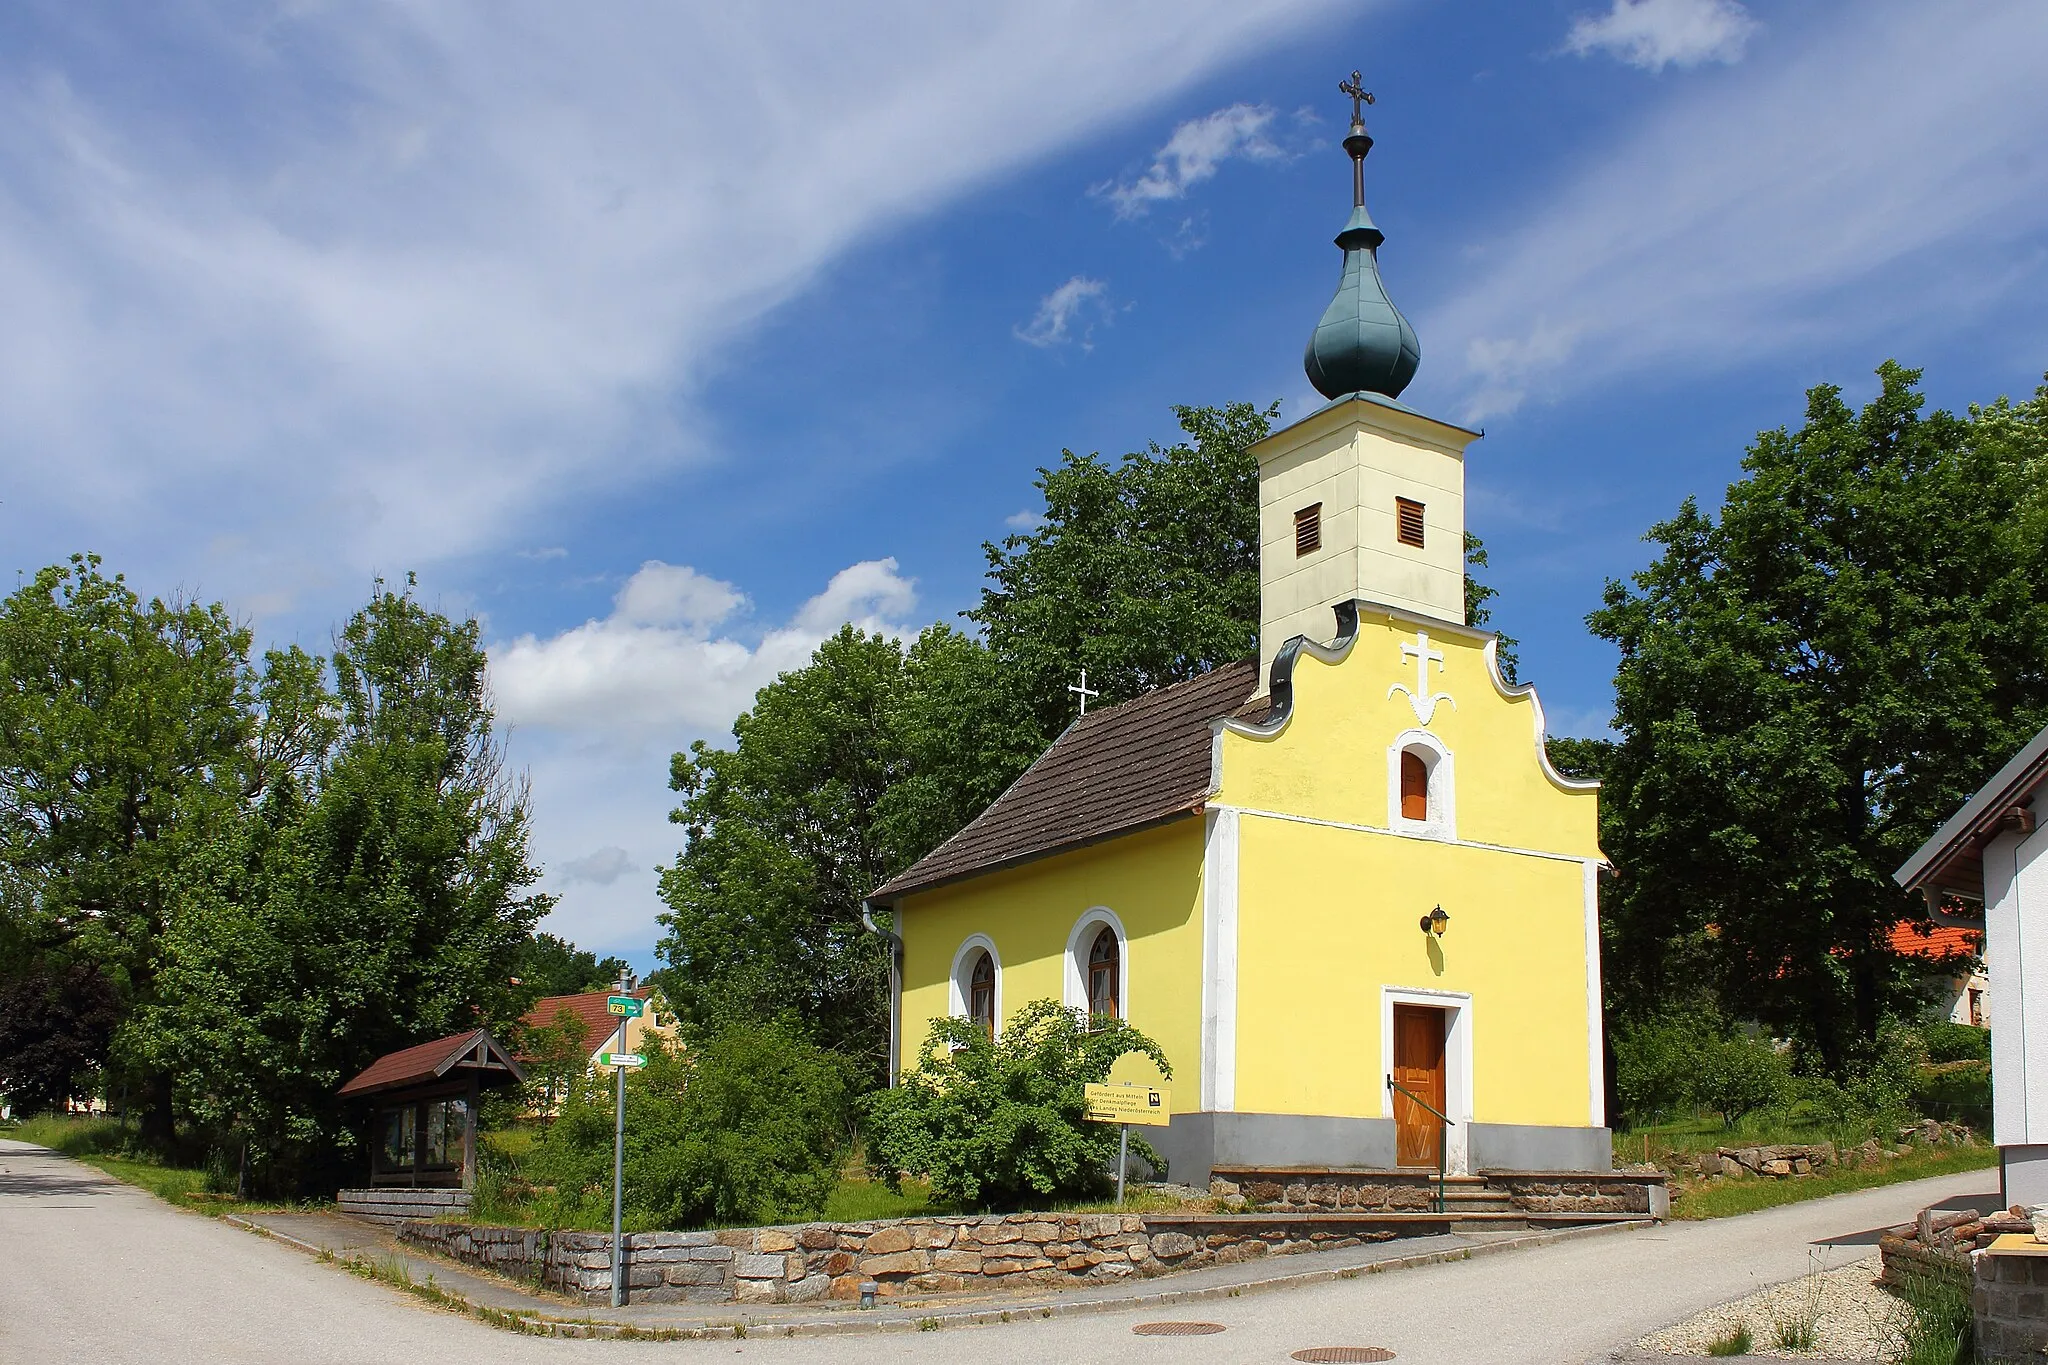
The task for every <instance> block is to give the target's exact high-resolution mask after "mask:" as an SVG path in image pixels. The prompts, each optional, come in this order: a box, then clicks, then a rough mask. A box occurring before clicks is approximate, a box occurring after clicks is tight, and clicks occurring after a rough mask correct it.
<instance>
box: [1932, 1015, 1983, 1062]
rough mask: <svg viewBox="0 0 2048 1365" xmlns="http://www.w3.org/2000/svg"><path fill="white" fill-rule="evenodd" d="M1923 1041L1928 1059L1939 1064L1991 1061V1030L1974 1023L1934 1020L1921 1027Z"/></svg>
mask: <svg viewBox="0 0 2048 1365" xmlns="http://www.w3.org/2000/svg"><path fill="white" fill-rule="evenodd" d="M1920 1042H1921V1046H1923V1047H1925V1048H1926V1049H1927V1060H1928V1061H1930V1062H1933V1063H1935V1064H1936V1065H1939V1064H1941V1063H1942V1062H1988V1061H1990V1060H1991V1030H1990V1029H1985V1028H1978V1027H1976V1026H1975V1025H1973V1024H1957V1023H1952V1022H1950V1021H1949V1020H1947V1019H1935V1020H1931V1021H1929V1022H1928V1023H1925V1024H1922V1025H1921V1026H1920Z"/></svg>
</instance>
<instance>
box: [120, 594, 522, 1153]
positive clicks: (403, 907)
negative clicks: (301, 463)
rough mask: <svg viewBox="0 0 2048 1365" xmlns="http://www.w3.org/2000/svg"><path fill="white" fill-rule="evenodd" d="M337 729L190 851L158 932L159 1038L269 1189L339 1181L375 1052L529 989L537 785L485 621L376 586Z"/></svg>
mask: <svg viewBox="0 0 2048 1365" xmlns="http://www.w3.org/2000/svg"><path fill="white" fill-rule="evenodd" d="M332 664H333V669H334V677H335V679H336V683H337V687H336V692H335V694H334V696H333V698H332V700H331V702H329V703H327V705H326V707H325V708H323V707H320V706H312V705H308V706H306V707H305V708H303V710H304V711H306V712H319V713H322V714H324V715H326V716H327V717H329V719H326V720H322V719H319V718H317V717H316V716H312V715H307V714H302V715H301V717H300V719H301V720H302V721H303V722H304V723H305V724H306V726H307V728H308V730H309V731H310V732H313V733H324V734H327V735H330V736H332V745H331V747H330V748H329V749H328V750H327V751H326V752H325V753H324V754H322V755H320V758H319V762H318V763H317V764H316V765H312V766H308V767H302V768H298V769H295V771H297V772H299V774H300V777H299V780H297V781H291V782H287V781H282V780H280V781H278V782H276V783H274V784H273V785H272V787H271V788H270V789H269V790H268V791H267V792H266V793H265V796H264V799H263V800H262V801H261V803H260V804H259V805H258V806H257V807H256V809H255V810H254V811H253V812H252V813H251V814H249V815H248V816H247V817H246V818H243V819H241V820H238V821H236V822H234V823H233V825H232V826H231V827H230V828H229V829H228V830H227V831H226V832H224V833H222V834H221V835H219V836H217V837H216V838H214V839H213V840H211V841H210V842H209V843H208V844H207V846H206V847H205V848H204V849H203V850H202V851H201V852H200V853H199V854H198V855H197V856H195V857H193V858H192V859H191V860H190V863H189V865H188V867H187V869H186V870H185V872H184V875H183V876H182V878H181V882H180V898H179V904H178V913H177V914H176V915H175V916H174V918H173V920H172V923H171V926H170V928H169V931H168V932H167V933H166V934H165V935H164V938H163V941H162V944H161V948H160V956H161V961H162V964H163V965H162V968H161V986H162V989H161V990H160V992H159V996H158V999H157V1000H156V1001H155V1002H154V1003H153V1005H152V1006H151V1007H150V1008H149V1009H148V1010H147V1011H146V1012H145V1014H144V1016H143V1018H144V1021H145V1023H146V1025H147V1036H148V1040H149V1041H148V1048H149V1054H150V1056H151V1058H152V1060H154V1061H155V1062H156V1063H157V1064H158V1065H160V1066H162V1067H163V1068H164V1069H165V1070H167V1071H168V1072H170V1073H171V1074H173V1075H175V1076H176V1077H177V1094H178V1099H179V1102H180V1107H181V1108H182V1109H183V1111H184V1112H185V1113H186V1114H188V1115H189V1116H190V1117H191V1118H192V1119H193V1120H194V1121H195V1122H196V1123H197V1124H199V1125H200V1126H201V1127H202V1128H205V1129H207V1130H210V1131H212V1132H213V1133H215V1134H216V1135H230V1136H231V1137H232V1138H239V1139H241V1140H242V1141H245V1142H246V1143H247V1144H248V1150H249V1153H250V1160H251V1166H252V1170H253V1171H254V1172H256V1173H257V1175H258V1176H259V1178H260V1180H261V1182H262V1183H263V1184H264V1185H266V1186H268V1187H270V1188H272V1189H276V1190H280V1191H283V1190H292V1189H298V1188H304V1187H306V1186H308V1185H311V1184H317V1183H318V1182H320V1181H323V1180H325V1179H328V1178H331V1176H332V1174H333V1163H335V1162H337V1161H340V1160H343V1159H345V1158H346V1157H347V1156H348V1155H349V1153H350V1152H351V1151H352V1150H353V1149H354V1146H355V1142H354V1138H355V1135H354V1134H353V1132H352V1131H351V1129H350V1127H349V1122H348V1115H347V1114H346V1113H345V1112H344V1110H343V1109H342V1107H341V1106H340V1105H339V1104H338V1103H337V1101H336V1099H335V1096H334V1091H335V1089H336V1088H337V1087H338V1086H339V1085H340V1084H341V1083H342V1082H343V1081H345V1080H347V1079H348V1077H349V1076H350V1075H352V1074H354V1072H356V1071H357V1070H360V1069H361V1068H362V1067H364V1066H366V1065H368V1063H369V1062H370V1061H372V1060H373V1059H375V1058H376V1057H377V1056H378V1055H379V1054H381V1053H383V1052H387V1051H390V1050H392V1049H394V1048H397V1047H400V1046H404V1045H407V1044H410V1043H415V1042H419V1041H421V1040H422V1039H427V1038H433V1037H436V1036H440V1035H445V1034H449V1033H454V1032H458V1031H460V1030H461V1029H464V1028H467V1027H470V1026H471V1025H473V1024H477V1023H503V1022H505V1021H507V1020H508V1018H509V1017H510V1016H511V1015H512V1014H513V1013H514V1012H515V1011H516V1009H517V1008H518V1006H519V1004H520V1003H521V1002H520V999H519V997H518V995H517V994H516V990H515V988H514V987H513V986H512V984H511V977H512V975H513V971H512V968H513V964H514V962H515V961H516V959H517V957H518V955H519V954H520V953H521V952H522V951H523V950H524V948H525V945H526V944H527V943H528V942H529V940H530V935H531V932H532V928H533V925H534V923H535V922H536V921H537V920H539V919H540V917H541V916H542V915H544V914H545V913H546V912H547V910H548V908H549V906H550V903H551V902H550V899H549V898H548V897H546V896H542V895H537V894H534V893H533V892H532V891H531V890H530V888H531V886H532V884H533V883H534V882H535V881H536V880H537V879H538V876H539V873H538V871H537V870H536V869H535V868H534V867H533V866H532V865H531V863H530V861H529V858H528V854H527V827H528V804H527V794H526V790H525V787H524V784H523V783H521V782H518V781H514V780H512V779H511V778H509V777H508V776H507V775H506V773H505V771H504V768H503V763H502V755H501V751H500V748H499V746H498V744H497V742H496V741H495V739H494V738H493V736H492V733H491V710H490V702H489V698H488V695H487V693H486V691H485V671H484V665H485V659H484V653H483V649H482V647H481V645H480V644H479V642H478V628H477V624H476V622H475V621H473V620H471V621H465V622H460V623H457V622H452V621H450V620H448V619H447V618H446V617H444V616H442V615H440V614H439V613H437V612H432V611H429V610H427V609H425V608H424V607H422V606H421V605H420V604H419V603H418V602H416V601H415V600H414V599H413V597H412V595H411V591H410V584H408V588H407V590H406V591H404V592H393V591H390V590H389V589H387V588H385V587H384V586H383V585H382V584H379V585H378V588H377V591H376V592H375V594H374V595H373V597H372V599H371V601H370V603H369V604H368V605H367V606H366V607H365V608H363V610H362V611H360V612H358V613H357V614H356V615H355V616H354V617H353V618H352V619H351V620H350V621H349V623H348V625H347V626H346V627H345V628H344V629H343V630H342V632H341V634H340V637H339V640H338V642H337V647H336V650H335V653H334V656H333V659H332Z"/></svg>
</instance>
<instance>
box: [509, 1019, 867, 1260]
mask: <svg viewBox="0 0 2048 1365" xmlns="http://www.w3.org/2000/svg"><path fill="white" fill-rule="evenodd" d="M647 1059H648V1060H647V1066H646V1067H645V1068H644V1069H643V1070H641V1071H639V1072H637V1073H634V1074H632V1075H630V1076H629V1077H628V1079H627V1083H626V1178H625V1196H624V1198H625V1205H626V1210H627V1212H628V1214H629V1215H630V1221H631V1225H632V1226H634V1227H637V1228H688V1227H698V1226H703V1225H707V1224H742V1223H778V1222H796V1221H802V1220H805V1219H811V1218H816V1217H817V1216H818V1215H819V1214H820V1213H821V1212H822V1211H823V1210H824V1207H825V1203H826V1200H827V1198H828V1197H829V1196H830V1195H831V1193H832V1190H833V1187H834V1185H835V1184H836V1183H837V1180H838V1169H839V1159H840V1156H841V1155H842V1154H843V1153H844V1152H845V1150H846V1146H847V1136H848V1132H849V1119H850V1113H851V1111H850V1104H851V1095H852V1090H851V1086H850V1081H851V1077H850V1074H849V1069H848V1067H847V1065H846V1063H845V1061H844V1060H843V1059H841V1058H839V1057H837V1056H835V1055H833V1054H832V1053H830V1052H827V1051H825V1050H824V1049H822V1048H819V1047H817V1046H816V1045H814V1044H812V1043H811V1042H809V1041H808V1040H807V1039H805V1038H804V1036H803V1035H802V1033H801V1031H800V1030H798V1029H797V1028H795V1027H794V1026H792V1025H791V1024H790V1023H788V1022H787V1021H783V1020H776V1021H772V1022H768V1023H758V1022H749V1021H746V1020H742V1019H734V1020H730V1021H728V1022H725V1023H723V1024H722V1025H719V1026H717V1027H715V1028H712V1029H710V1030H706V1031H699V1032H697V1033H696V1034H694V1036H692V1037H691V1038H690V1039H689V1041H688V1043H687V1044H686V1045H685V1046H683V1047H680V1048H678V1047H672V1046H670V1045H668V1044H666V1043H663V1042H660V1041H656V1042H655V1043H653V1044H651V1045H650V1047H649V1050H648V1053H647ZM613 1084H614V1082H613V1081H612V1080H611V1079H610V1077H605V1078H603V1079H601V1080H588V1081H585V1082H582V1083H580V1084H579V1085H578V1086H577V1087H576V1088H575V1090H574V1091H573V1092H572V1093H571V1095H570V1097H569V1100H568V1102H567V1103H565V1104H564V1105H563V1107H562V1112H561V1116H560V1117H559V1118H558V1119H557V1120H556V1122H555V1124H554V1126H553V1127H552V1128H550V1129H549V1130H548V1133H547V1135H546V1136H545V1137H544V1138H542V1139H541V1140H540V1141H539V1142H538V1143H536V1144H535V1145H534V1147H533V1150H532V1152H531V1153H530V1155H529V1156H528V1158H527V1160H526V1162H525V1173H526V1175H527V1176H528V1177H529V1178H530V1179H532V1180H533V1181H535V1182H536V1183H539V1184H544V1185H550V1186H553V1187H554V1190H555V1194H554V1196H553V1202H552V1204H551V1206H550V1207H549V1208H547V1209H546V1210H545V1211H544V1216H545V1217H546V1218H547V1220H548V1221H549V1222H551V1223H553V1224H555V1225H557V1226H603V1225H608V1223H609V1220H610V1216H611V1180H612V1141H613V1120H614V1105H615V1102H616V1101H615V1097H614V1093H613V1090H612V1085H613Z"/></svg>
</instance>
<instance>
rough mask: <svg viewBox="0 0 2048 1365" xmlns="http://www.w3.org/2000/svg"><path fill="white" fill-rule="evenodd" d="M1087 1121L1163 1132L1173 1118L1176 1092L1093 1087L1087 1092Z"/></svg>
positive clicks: (1156, 1088)
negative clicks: (1123, 1124) (1142, 1127)
mask: <svg viewBox="0 0 2048 1365" xmlns="http://www.w3.org/2000/svg"><path fill="white" fill-rule="evenodd" d="M1084 1089H1085V1093H1086V1095H1087V1098H1088V1117H1089V1118H1091V1119H1094V1120H1095V1121H1096V1122H1098V1123H1142V1124H1145V1125H1147V1126H1148V1127H1153V1128H1164V1127H1165V1126H1166V1125H1167V1123H1168V1122H1169V1121H1170V1120H1171V1119H1172V1118H1173V1092H1172V1091H1170V1090H1167V1089H1165V1088H1164V1087H1162V1086H1151V1085H1091V1086H1087V1087H1085V1088H1084Z"/></svg>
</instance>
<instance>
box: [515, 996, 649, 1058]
mask: <svg viewBox="0 0 2048 1365" xmlns="http://www.w3.org/2000/svg"><path fill="white" fill-rule="evenodd" d="M613 994H614V993H613V992H611V991H579V992H578V993H576V994H575V995H544V996H542V997H541V998H540V999H539V1000H537V1001H535V1002H534V1006H533V1008H532V1009H530V1010H528V1011H527V1012H526V1013H525V1014H522V1015H521V1016H519V1022H520V1023H522V1024H524V1025H526V1026H527V1027H528V1028H546V1027H548V1026H549V1025H551V1024H553V1023H554V1022H555V1020H556V1019H558V1018H560V1017H561V1013H562V1011H563V1010H567V1011H568V1012H569V1013H570V1014H571V1015H573V1016H574V1017H575V1019H576V1021H577V1022H578V1023H580V1024H582V1025H583V1028H584V1034H583V1045H584V1047H585V1049H586V1050H588V1051H591V1052H595V1051H597V1050H598V1049H599V1048H601V1047H603V1046H604V1045H605V1042H606V1040H608V1039H609V1038H610V1037H611V1036H612V1034H613V1033H614V1032H615V1031H616V1030H617V1029H618V1027H619V1020H618V1017H617V1016H616V1015H614V1014H612V1013H611V1012H610V1011H609V1010H607V1009H606V1008H605V1002H606V1001H607V1000H609V999H611V997H612V995H613ZM626 994H628V995H630V996H632V997H633V998H634V999H635V1000H645V999H647V998H648V996H650V995H652V994H653V991H652V990H651V989H649V988H648V987H645V986H642V987H640V988H638V989H636V990H630V991H627V992H626Z"/></svg>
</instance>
